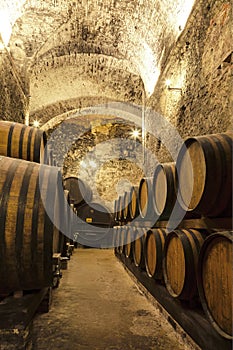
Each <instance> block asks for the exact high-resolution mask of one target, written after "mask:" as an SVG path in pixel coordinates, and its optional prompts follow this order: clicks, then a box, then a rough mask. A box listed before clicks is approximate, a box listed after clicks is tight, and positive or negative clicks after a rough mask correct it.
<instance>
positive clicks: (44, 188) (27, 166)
mask: <svg viewBox="0 0 233 350" xmlns="http://www.w3.org/2000/svg"><path fill="white" fill-rule="evenodd" d="M58 175H59V171H58V169H57V168H51V167H49V166H45V165H39V164H37V163H34V162H27V161H24V160H19V159H14V158H8V157H0V217H1V228H0V233H1V234H0V281H1V283H0V292H11V291H15V290H28V289H40V288H43V287H46V286H50V285H52V254H53V239H56V238H54V225H53V222H52V221H53V220H54V219H55V216H56V213H55V210H56V206H54V203H55V197H56V189H57V181H58V178H59V176H58ZM42 198H43V199H42ZM44 204H45V206H46V208H47V207H49V208H50V209H49V215H48V214H47V212H48V211H47V210H46V209H45V207H44Z"/></svg>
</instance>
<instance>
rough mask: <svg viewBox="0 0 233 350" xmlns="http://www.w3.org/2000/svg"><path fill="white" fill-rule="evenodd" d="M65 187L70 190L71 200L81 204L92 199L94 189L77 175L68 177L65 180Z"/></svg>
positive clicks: (76, 204) (78, 204)
mask: <svg viewBox="0 0 233 350" xmlns="http://www.w3.org/2000/svg"><path fill="white" fill-rule="evenodd" d="M63 186H64V189H66V190H68V191H69V195H70V202H71V203H73V204H74V205H75V206H80V205H82V204H84V203H85V202H86V203H87V202H90V201H91V200H92V190H91V188H90V187H89V186H88V184H87V183H85V182H84V181H82V180H81V179H79V178H77V177H73V176H70V177H67V178H66V179H64V180H63Z"/></svg>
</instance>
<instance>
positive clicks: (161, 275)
mask: <svg viewBox="0 0 233 350" xmlns="http://www.w3.org/2000/svg"><path fill="white" fill-rule="evenodd" d="M232 242H233V235H232V232H228V231H227V232H213V233H212V232H208V231H205V230H194V229H179V230H174V231H172V232H169V233H168V232H167V230H166V229H162V228H157V229H150V230H147V229H145V228H135V227H131V226H118V227H116V228H115V242H114V244H115V247H116V248H115V251H116V253H118V254H123V255H124V256H125V257H126V258H128V259H130V260H132V262H133V263H134V264H135V266H136V267H138V268H140V269H142V270H145V271H146V273H147V275H148V277H150V278H154V279H155V280H157V281H160V282H161V281H163V283H165V286H166V289H167V291H168V293H169V294H170V295H171V296H172V297H173V298H177V299H180V300H189V301H190V300H192V299H194V298H197V297H198V298H200V301H201V304H202V306H203V310H204V312H205V313H206V315H207V318H208V319H209V321H210V322H211V324H212V325H213V327H214V328H215V330H216V331H217V332H218V333H219V334H220V335H221V336H223V337H224V338H227V339H232V280H233V274H232V257H233V251H232V247H233V246H232Z"/></svg>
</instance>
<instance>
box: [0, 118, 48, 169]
mask: <svg viewBox="0 0 233 350" xmlns="http://www.w3.org/2000/svg"><path fill="white" fill-rule="evenodd" d="M45 145H46V134H45V132H44V131H42V130H39V129H37V128H34V127H31V126H26V125H24V124H20V123H12V122H8V121H2V120H1V121H0V154H1V155H3V156H7V157H12V158H19V159H24V160H28V161H32V162H36V163H42V162H43V157H44V148H45Z"/></svg>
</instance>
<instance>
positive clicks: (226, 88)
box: [146, 0, 233, 161]
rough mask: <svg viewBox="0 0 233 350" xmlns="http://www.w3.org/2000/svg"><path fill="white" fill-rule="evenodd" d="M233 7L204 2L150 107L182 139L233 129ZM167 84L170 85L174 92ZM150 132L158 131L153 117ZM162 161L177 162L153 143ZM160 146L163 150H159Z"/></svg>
mask: <svg viewBox="0 0 233 350" xmlns="http://www.w3.org/2000/svg"><path fill="white" fill-rule="evenodd" d="M232 13H233V12H232V3H231V2H228V1H222V0H221V1H212V0H208V1H206V0H205V1H199V2H198V3H197V5H196V7H195V8H194V10H193V12H192V14H191V16H190V19H189V21H188V24H187V26H186V28H185V30H184V32H183V33H182V35H181V37H180V38H179V40H178V42H177V44H176V46H175V47H174V48H173V50H172V51H171V54H170V56H169V59H168V60H167V62H166V65H165V66H164V69H163V72H162V74H161V76H160V79H159V82H158V84H157V86H156V88H155V91H154V94H153V96H152V97H151V98H150V99H148V100H147V101H146V103H147V106H148V107H150V108H152V109H153V110H155V111H157V112H158V113H159V114H160V115H162V116H163V117H165V118H166V119H167V120H168V121H169V122H170V123H171V125H172V126H173V127H174V128H175V129H176V130H177V131H178V132H179V134H180V135H181V137H182V138H186V137H188V136H194V135H203V134H210V133H218V132H225V131H226V130H228V129H229V128H231V122H232V107H233V106H232V100H233V98H232V97H233V96H232V94H233V80H232V76H233V74H232V68H233V53H232V52H233V36H232V23H233V18H232ZM166 79H170V80H171V85H170V87H178V88H181V89H182V91H180V90H172V89H171V90H169V89H167V87H166V84H165V82H166ZM146 128H147V130H148V131H150V130H155V129H156V118H153V117H150V115H149V114H148V118H147V125H146ZM149 146H150V147H152V148H154V151H156V152H157V154H158V157H159V159H160V161H170V160H171V159H172V156H171V155H170V154H169V152H168V150H167V149H166V145H158V143H156V142H154V141H153V142H151V141H150V138H149V140H148V147H149ZM158 146H159V147H158Z"/></svg>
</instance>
